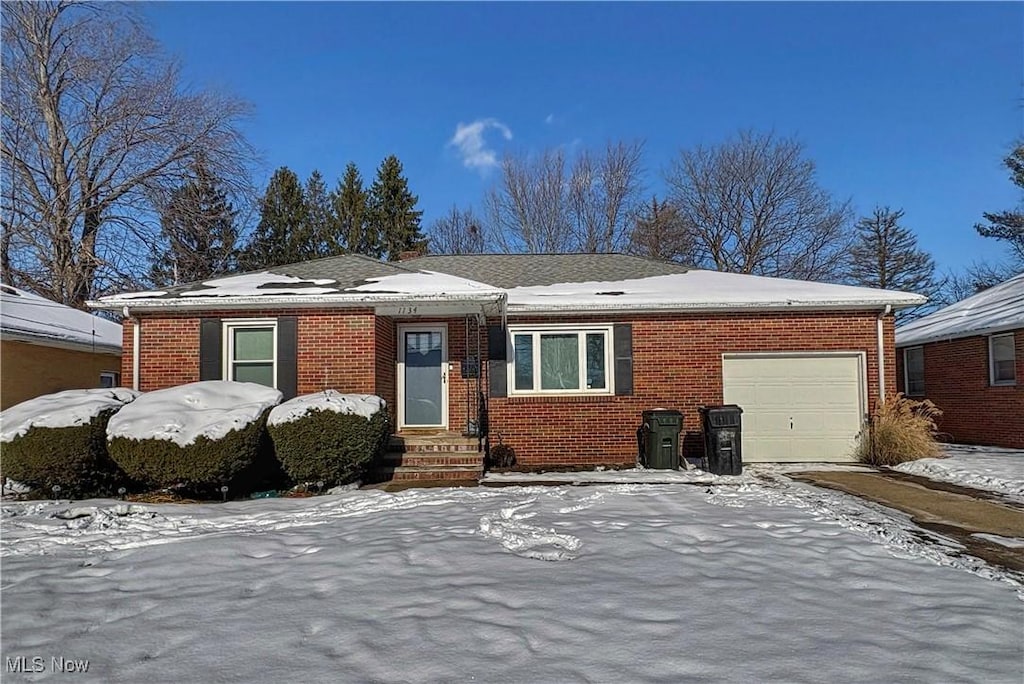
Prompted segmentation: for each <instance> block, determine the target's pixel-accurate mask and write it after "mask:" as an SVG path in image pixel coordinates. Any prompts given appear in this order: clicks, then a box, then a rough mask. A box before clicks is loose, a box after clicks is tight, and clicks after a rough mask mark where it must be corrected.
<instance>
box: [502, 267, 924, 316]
mask: <svg viewBox="0 0 1024 684" xmlns="http://www.w3.org/2000/svg"><path fill="white" fill-rule="evenodd" d="M925 301H926V300H925V298H924V297H922V296H920V295H916V294H909V293H906V292H894V291H892V290H876V289H872V288H866V287H851V286H848V285H832V284H829V283H815V282H809V281H803V280H786V279H783V278H765V277H762V276H753V275H741V274H737V273H722V272H719V271H701V270H690V271H687V272H685V273H675V274H671V275H662V276H652V277H649V278H637V279H632V280H619V281H610V282H586V283H562V284H556V285H541V286H536V287H516V288H512V289H511V290H508V312H509V314H510V315H512V314H516V313H538V314H540V313H557V312H561V313H564V312H567V311H605V310H608V311H637V310H641V311H642V310H655V311H670V310H693V309H696V310H731V309H747V308H756V309H797V308H810V309H852V308H871V307H884V306H885V305H887V304H888V305H891V306H892V307H894V308H900V307H908V306H917V305H919V304H923V303H924V302H925Z"/></svg>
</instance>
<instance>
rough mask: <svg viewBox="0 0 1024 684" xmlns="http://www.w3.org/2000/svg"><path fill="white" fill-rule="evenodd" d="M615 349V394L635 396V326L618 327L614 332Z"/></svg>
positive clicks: (624, 325) (622, 325)
mask: <svg viewBox="0 0 1024 684" xmlns="http://www.w3.org/2000/svg"><path fill="white" fill-rule="evenodd" d="M612 336H613V337H614V342H613V345H612V346H613V347H614V349H615V394H617V395H618V396H620V397H622V396H629V395H631V394H633V326H632V325H630V324H629V323H623V324H620V325H616V326H615V327H614V328H613V330H612Z"/></svg>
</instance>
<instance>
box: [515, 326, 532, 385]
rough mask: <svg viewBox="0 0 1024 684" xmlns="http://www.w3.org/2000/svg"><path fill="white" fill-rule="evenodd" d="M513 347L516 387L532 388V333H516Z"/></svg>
mask: <svg viewBox="0 0 1024 684" xmlns="http://www.w3.org/2000/svg"><path fill="white" fill-rule="evenodd" d="M513 345H514V347H515V353H516V359H515V371H516V389H517V390H532V389H533V335H516V336H515V338H514V340H513Z"/></svg>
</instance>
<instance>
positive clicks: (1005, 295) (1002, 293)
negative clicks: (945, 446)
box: [896, 273, 1024, 449]
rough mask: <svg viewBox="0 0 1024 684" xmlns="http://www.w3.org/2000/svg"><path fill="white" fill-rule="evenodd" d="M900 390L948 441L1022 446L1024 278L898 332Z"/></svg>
mask: <svg viewBox="0 0 1024 684" xmlns="http://www.w3.org/2000/svg"><path fill="white" fill-rule="evenodd" d="M896 346H897V348H898V349H899V357H898V359H897V364H898V369H899V387H900V391H901V392H903V393H904V394H906V395H907V396H909V397H914V398H926V399H930V400H932V402H934V403H935V405H936V406H938V407H939V408H940V409H942V411H943V415H942V417H941V418H940V419H939V429H940V430H941V431H942V432H944V433H946V434H947V435H948V436H949V439H951V440H952V441H954V442H960V443H964V444H984V445H989V446H1002V447H1012V448H1017V449H1024V273H1021V274H1020V275H1017V276H1014V277H1013V278H1010V279H1009V280H1007V281H1006V282H1004V283H1001V284H999V285H996V286H995V287H992V288H989V289H987V290H984V291H983V292H979V293H978V294H976V295H974V296H972V297H968V298H967V299H964V300H963V301H959V302H957V303H956V304H952V305H950V306H947V307H945V308H944V309H939V310H938V311H936V312H934V313H932V314H929V315H927V316H924V317H923V318H919V319H917V320H916V321H911V322H910V323H907V324H906V325H902V326H900V328H899V329H898V330H897V331H896Z"/></svg>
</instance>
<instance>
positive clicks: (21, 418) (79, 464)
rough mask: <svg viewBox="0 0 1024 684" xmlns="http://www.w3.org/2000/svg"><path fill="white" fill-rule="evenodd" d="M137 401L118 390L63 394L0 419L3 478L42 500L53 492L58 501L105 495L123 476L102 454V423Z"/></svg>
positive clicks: (104, 449)
mask: <svg viewBox="0 0 1024 684" xmlns="http://www.w3.org/2000/svg"><path fill="white" fill-rule="evenodd" d="M138 396H139V393H138V392H135V391H133V390H130V389H122V388H114V389H87V390H67V391H64V392H57V393H56V394H47V395H44V396H41V397H36V398H35V399H30V400H28V401H25V402H22V403H20V404H17V405H16V406H12V407H11V408H9V409H7V410H6V411H4V412H3V413H0V442H3V445H4V446H3V463H2V467H3V476H4V477H9V478H11V479H13V480H16V481H18V482H21V483H23V484H25V485H27V486H29V487H30V488H32V489H34V490H36V491H37V492H38V491H40V490H42V492H41V493H44V494H49V493H50V491H52V488H53V487H54V486H59V487H60V490H61V494H62V495H63V496H90V495H97V494H108V493H110V492H111V491H112V490H113V489H115V488H116V487H117V486H118V485H119V484H120V483H122V482H123V481H124V473H123V472H122V471H121V469H120V468H118V467H117V465H116V464H115V463H114V461H112V460H111V459H110V456H109V455H108V453H107V443H106V429H107V423H108V421H109V420H110V417H111V416H113V415H114V414H116V413H117V412H118V411H119V410H120V409H121V408H122V407H123V406H124V405H126V404H129V403H131V402H132V401H133V400H134V399H135V398H136V397H138Z"/></svg>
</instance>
